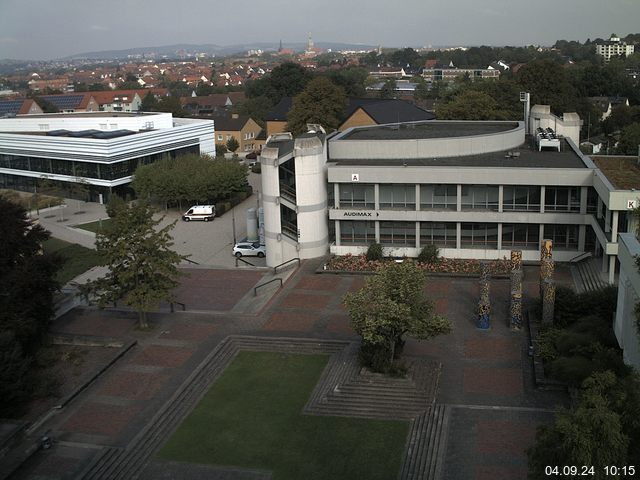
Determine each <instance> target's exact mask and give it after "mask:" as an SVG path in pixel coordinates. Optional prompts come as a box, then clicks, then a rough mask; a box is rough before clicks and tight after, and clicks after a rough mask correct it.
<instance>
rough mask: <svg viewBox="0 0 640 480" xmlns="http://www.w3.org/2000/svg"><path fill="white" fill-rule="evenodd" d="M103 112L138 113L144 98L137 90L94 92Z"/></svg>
mask: <svg viewBox="0 0 640 480" xmlns="http://www.w3.org/2000/svg"><path fill="white" fill-rule="evenodd" d="M92 95H93V97H94V98H95V100H96V102H98V105H99V106H100V111H101V112H137V111H138V110H140V105H141V104H142V97H141V96H140V95H139V94H138V93H137V92H136V90H114V91H110V92H92Z"/></svg>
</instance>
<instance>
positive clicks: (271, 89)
mask: <svg viewBox="0 0 640 480" xmlns="http://www.w3.org/2000/svg"><path fill="white" fill-rule="evenodd" d="M310 80H311V74H310V73H309V72H308V71H307V70H306V69H305V68H304V67H303V66H302V65H299V64H297V63H293V62H285V63H283V64H282V65H278V66H277V67H275V68H274V69H273V70H272V71H271V73H270V74H268V75H265V76H264V77H263V78H261V79H260V80H253V81H250V82H247V83H246V85H245V92H246V94H247V97H249V98H254V97H259V96H266V97H267V98H269V100H270V101H271V103H272V104H273V105H275V104H277V103H278V102H279V101H280V100H281V99H282V97H293V96H295V95H298V94H299V93H300V92H302V90H304V88H305V87H306V86H307V83H309V81H310Z"/></svg>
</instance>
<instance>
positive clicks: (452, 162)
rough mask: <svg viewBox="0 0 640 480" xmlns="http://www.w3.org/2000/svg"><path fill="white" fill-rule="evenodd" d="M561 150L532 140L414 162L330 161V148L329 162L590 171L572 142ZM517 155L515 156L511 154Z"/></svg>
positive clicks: (395, 165) (415, 160) (562, 141)
mask: <svg viewBox="0 0 640 480" xmlns="http://www.w3.org/2000/svg"><path fill="white" fill-rule="evenodd" d="M560 146H561V151H560V152H558V151H557V150H542V151H538V149H537V147H535V145H534V143H533V142H532V140H531V138H529V137H527V142H526V143H524V144H523V145H521V146H520V147H518V148H516V149H511V150H508V151H501V152H492V153H482V154H476V155H465V156H459V157H443V158H414V159H403V158H393V159H376V160H372V159H360V158H358V159H351V158H350V159H339V158H331V148H329V157H330V158H329V162H332V163H335V164H336V165H338V166H350V165H354V166H356V165H358V166H362V165H369V166H372V167H385V166H386V167H398V166H404V165H407V166H424V167H502V168H518V167H520V168H588V167H587V166H586V165H585V163H584V162H583V161H582V159H581V158H580V156H579V155H578V154H576V152H574V151H573V149H572V148H571V146H570V145H569V143H568V142H567V141H566V140H565V139H562V140H561V144H560ZM512 153H515V154H516V155H515V156H514V155H512ZM518 154H519V155H518Z"/></svg>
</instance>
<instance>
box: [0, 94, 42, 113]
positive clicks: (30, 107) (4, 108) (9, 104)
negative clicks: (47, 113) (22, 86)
mask: <svg viewBox="0 0 640 480" xmlns="http://www.w3.org/2000/svg"><path fill="white" fill-rule="evenodd" d="M39 113H43V112H42V109H41V108H40V106H39V105H38V104H37V103H36V102H34V101H33V99H31V98H17V99H15V100H0V117H10V116H15V115H33V114H39Z"/></svg>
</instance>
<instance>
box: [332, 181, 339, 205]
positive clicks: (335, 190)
mask: <svg viewBox="0 0 640 480" xmlns="http://www.w3.org/2000/svg"><path fill="white" fill-rule="evenodd" d="M333 203H334V205H335V208H340V184H339V183H334V184H333Z"/></svg>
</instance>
